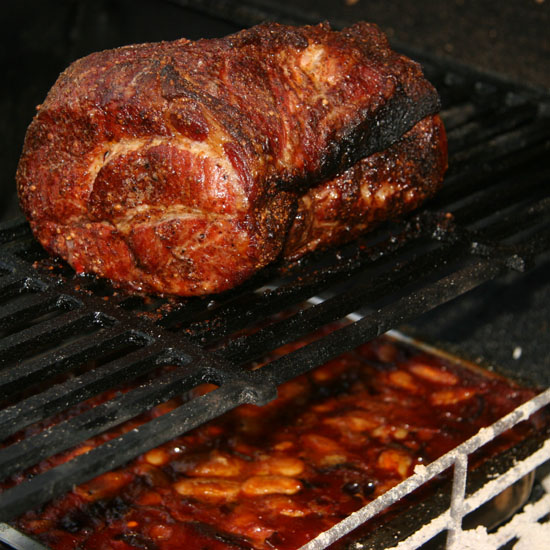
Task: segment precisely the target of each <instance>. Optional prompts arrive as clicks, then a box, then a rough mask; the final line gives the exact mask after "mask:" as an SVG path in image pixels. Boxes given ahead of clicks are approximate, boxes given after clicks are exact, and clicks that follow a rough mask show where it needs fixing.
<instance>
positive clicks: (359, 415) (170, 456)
mask: <svg viewBox="0 0 550 550" xmlns="http://www.w3.org/2000/svg"><path fill="white" fill-rule="evenodd" d="M206 389H207V388H201V389H200V391H206ZM535 393H536V392H535V391H532V390H530V389H525V388H521V387H518V386H517V385H515V384H514V383H511V382H508V381H507V380H504V379H502V378H500V377H496V376H495V375H489V374H487V375H485V374H484V373H482V372H480V371H473V370H470V369H469V368H466V367H464V366H462V365H459V364H455V363H454V362H452V361H450V360H443V359H441V358H438V357H434V356H432V355H430V354H426V353H424V352H420V351H418V350H416V349H415V348H409V347H407V346H402V345H397V344H395V343H394V342H392V341H391V340H387V339H385V338H381V339H378V340H375V341H373V342H371V343H369V344H366V345H363V346H361V347H360V348H359V349H357V350H356V351H354V352H350V353H346V354H344V355H343V356H341V357H339V358H337V359H335V360H333V361H331V362H329V363H327V364H326V365H324V366H322V367H319V368H317V369H316V370H314V371H312V372H310V373H308V374H307V375H304V376H301V377H299V378H296V379H294V380H292V381H290V382H288V383H286V384H284V385H283V386H282V387H280V391H279V397H278V398H277V399H276V400H275V401H273V402H271V403H270V404H268V405H266V406H264V407H256V406H253V405H243V406H241V407H239V408H237V409H235V410H234V411H232V412H230V413H227V414H225V415H224V416H222V417H220V418H219V419H216V420H214V421H211V422H209V423H207V424H205V425H203V426H202V427H200V428H198V429H196V430H194V431H192V432H190V433H188V434H186V435H183V436H181V437H178V438H176V439H174V440H172V441H171V442H169V443H166V444H164V445H162V446H161V447H158V448H156V449H153V450H151V451H149V452H147V453H145V454H143V455H142V456H140V457H139V458H137V459H136V460H134V461H132V462H130V463H129V464H128V465H127V466H126V467H124V468H121V469H118V470H115V471H111V472H109V473H106V474H104V475H101V476H99V477H97V478H95V479H93V480H91V481H89V482H87V483H85V484H83V485H80V486H78V487H76V488H75V489H74V491H73V492H71V493H69V494H67V495H65V496H64V497H61V498H58V499H56V500H55V501H53V502H51V503H49V504H47V505H46V506H44V507H43V508H42V509H40V510H36V511H33V512H28V513H26V514H25V515H24V516H23V517H21V518H19V520H18V521H17V522H16V525H17V526H18V527H19V528H20V529H23V530H24V531H26V532H28V533H30V534H33V535H35V536H37V537H38V538H39V540H41V541H43V542H44V543H46V544H48V545H49V546H50V547H51V548H54V549H57V550H69V549H79V550H102V549H116V550H131V549H134V548H146V549H155V550H175V549H185V550H222V549H224V550H231V549H252V548H253V549H258V550H268V549H273V548H277V549H279V550H295V549H296V548H299V547H300V546H301V545H303V544H304V543H305V542H307V541H308V540H310V539H311V538H312V537H314V536H315V535H317V534H318V533H320V532H322V531H324V530H326V529H327V528H329V527H330V526H332V525H333V524H335V523H337V522H338V521H340V520H341V519H343V518H344V517H346V516H347V515H348V514H350V513H351V512H353V511H355V510H357V509H358V508H360V507H361V506H363V505H364V504H366V503H368V502H369V501H371V500H373V499H374V498H376V497H377V496H379V495H380V494H382V493H384V492H385V491H386V490H388V489H389V488H390V487H392V486H394V485H396V484H397V483H399V482H400V481H402V480H403V479H404V478H406V477H408V476H409V475H411V474H412V473H413V471H414V468H415V466H416V465H418V464H427V463H429V462H431V461H433V460H434V459H436V458H437V457H439V456H441V455H442V454H443V453H445V452H446V451H448V450H450V449H452V448H454V447H455V446H456V445H458V444H459V443H461V442H462V441H464V440H465V439H467V438H468V437H470V436H471V435H473V434H475V433H476V432H477V431H478V430H479V429H480V428H481V427H483V426H487V425H489V424H491V423H492V422H494V421H495V420H497V419H498V418H500V417H502V416H503V415H504V414H506V413H507V412H509V411H511V410H512V409H514V408H515V407H516V406H518V405H519V404H520V403H522V402H524V401H527V400H528V399H529V398H530V397H532V396H533V395H534V394H535ZM108 398H109V396H108V395H103V396H100V397H98V398H96V399H95V400H92V401H90V402H89V403H88V406H93V405H94V404H95V403H97V402H99V401H101V400H105V399H108ZM178 404H179V402H177V401H172V402H169V403H166V404H163V405H160V406H158V407H157V408H155V409H154V410H153V411H151V413H150V414H148V415H145V416H143V417H141V418H138V419H135V420H133V421H132V422H129V423H126V424H125V425H123V426H121V427H120V428H117V430H114V431H113V432H112V433H111V434H110V435H101V436H98V437H97V438H94V439H93V440H91V441H87V442H85V443H84V444H82V445H81V446H80V447H78V448H76V449H73V450H71V451H70V452H67V453H64V454H63V455H60V456H58V457H54V458H52V459H49V460H48V461H44V462H43V463H41V464H40V465H38V466H36V467H35V468H33V469H32V471H30V472H26V473H25V474H21V475H20V478H21V479H23V478H24V476H25V475H33V474H36V473H38V472H40V471H43V470H45V469H47V468H49V467H51V466H52V465H55V464H56V463H59V462H61V461H64V460H67V459H68V458H70V457H71V456H74V455H77V454H80V453H82V452H85V451H86V450H88V449H90V448H92V447H95V446H96V445H99V444H101V443H103V442H104V441H106V440H108V439H109V438H110V437H114V436H115V435H116V434H118V433H120V432H122V431H126V430H130V429H132V428H133V427H135V426H136V425H137V424H139V423H140V422H143V421H146V420H147V419H148V418H150V417H154V416H156V415H160V414H164V413H165V412H167V411H169V410H171V409H172V408H174V407H176V406H178ZM76 412H78V411H76ZM68 414H71V413H70V412H69V413H68ZM37 429H38V428H37V427H36V426H35V427H33V428H31V429H30V430H31V431H30V433H34V431H36V430H37ZM536 429H537V425H536V424H535V423H534V422H533V423H523V424H522V425H521V426H520V427H518V429H516V430H514V431H511V432H507V433H506V434H505V437H504V439H500V440H499V442H498V444H496V446H493V448H492V450H491V452H500V451H501V450H502V449H504V448H506V447H507V446H510V445H512V444H514V443H516V442H518V441H520V440H522V438H524V437H526V435H528V434H529V433H533V432H534V431H535V430H536ZM23 435H24V434H22V436H23ZM486 458H487V455H479V454H478V455H476V458H475V459H473V460H472V461H471V462H470V466H471V467H473V466H475V465H476V464H479V463H480V462H481V461H483V460H485V459H486ZM17 481H18V479H13V480H12V483H14V482H17ZM365 529H367V531H368V527H366V528H365Z"/></svg>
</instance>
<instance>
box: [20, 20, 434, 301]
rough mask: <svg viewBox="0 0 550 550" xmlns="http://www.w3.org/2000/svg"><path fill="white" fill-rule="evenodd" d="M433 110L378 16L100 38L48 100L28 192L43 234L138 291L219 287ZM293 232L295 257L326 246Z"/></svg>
mask: <svg viewBox="0 0 550 550" xmlns="http://www.w3.org/2000/svg"><path fill="white" fill-rule="evenodd" d="M437 108H438V98H437V94H436V92H435V90H434V89H433V87H432V86H431V85H430V84H429V83H428V82H427V81H426V80H425V79H424V77H423V75H422V73H421V71H420V69H419V67H418V66H417V65H416V64H415V63H414V62H412V61H410V60H409V59H407V58H405V57H403V56H400V55H398V54H396V53H395V52H393V51H391V50H390V49H389V47H388V44H387V41H386V39H385V37H384V36H383V34H382V33H381V32H380V31H379V30H378V28H377V27H376V26H374V25H369V24H366V23H359V24H356V25H354V26H353V27H350V28H349V29H345V30H344V31H342V32H334V31H332V30H330V29H329V27H328V26H327V25H319V26H315V27H302V28H294V27H287V26H282V25H276V24H268V25H261V26H258V27H255V28H253V29H250V30H246V31H242V32H240V33H238V34H236V35H233V36H229V37H226V38H224V39H216V40H201V41H197V42H194V43H192V42H189V41H186V40H178V41H175V42H163V43H158V44H141V45H136V46H128V47H124V48H119V49H115V50H110V51H105V52H99V53H96V54H92V55H90V56H88V57H86V58H84V59H81V60H79V61H77V62H75V63H74V64H73V65H71V66H70V67H69V68H68V69H67V70H66V71H65V72H64V73H63V74H62V75H61V76H60V78H59V79H58V81H57V82H56V84H55V85H54V87H53V88H52V90H51V91H50V93H49V95H48V97H47V98H46V100H45V102H44V104H43V105H42V106H41V107H40V108H39V109H38V113H37V115H36V117H35V119H34V120H33V122H32V124H31V125H30V127H29V130H28V132H27V136H26V140H25V145H24V150H23V154H22V157H21V160H20V164H19V168H18V172H17V181H18V190H19V195H20V201H21V205H22V208H23V210H24V211H25V212H26V214H27V216H28V218H29V220H30V223H31V227H32V229H33V231H34V233H35V235H36V236H37V238H38V239H39V240H40V242H41V243H42V244H43V245H44V246H45V247H46V249H48V250H49V251H50V252H52V253H54V254H58V255H60V256H62V257H63V258H65V259H66V260H67V261H68V262H69V263H70V264H71V265H72V266H73V267H74V268H75V269H76V270H77V271H78V272H83V271H86V272H94V273H96V274H98V275H100V276H103V277H107V278H109V279H111V280H112V281H113V282H114V284H115V285H118V286H122V287H126V288H128V289H131V290H134V291H143V292H153V293H164V294H179V295H194V294H206V293H212V292H219V291H222V290H225V289H228V288H231V287H233V286H235V285H237V284H239V283H241V282H242V281H243V280H245V279H246V278H248V277H250V276H251V275H252V274H253V273H255V272H256V271H257V270H259V269H260V268H262V267H263V266H265V265H266V264H268V263H269V262H271V261H273V260H274V259H275V258H277V257H278V256H279V255H280V253H281V251H282V249H283V247H284V246H285V238H286V236H287V235H288V231H289V228H290V226H291V224H292V223H293V218H294V215H295V212H296V206H297V201H298V199H299V197H300V196H301V195H303V193H304V191H305V190H307V188H308V187H310V186H311V185H312V184H314V183H316V182H319V181H323V180H326V179H328V178H332V177H334V176H335V175H336V174H338V173H341V172H343V171H344V170H346V169H348V168H350V167H351V166H352V165H353V164H355V163H356V162H358V161H359V160H360V159H363V158H364V157H367V156H368V155H371V154H373V153H375V152H377V151H382V150H384V149H386V148H387V147H388V146H389V145H391V144H392V143H394V142H396V141H398V140H399V139H400V137H401V136H402V135H403V134H404V133H405V132H407V131H408V130H410V129H411V128H412V127H413V126H414V125H415V124H416V123H417V122H418V121H420V120H422V119H423V118H425V117H426V116H428V115H431V114H433V113H434V112H436V111H437ZM440 149H441V148H440ZM441 150H442V149H441ZM374 162H375V163H376V162H377V161H374ZM401 162H405V163H407V162H409V161H408V160H405V159H403V160H402V161H401ZM361 166H362V168H361V167H360V168H358V169H357V170H359V172H365V174H367V173H369V168H368V163H367V165H363V164H362V165H361ZM343 177H344V178H345V177H346V176H343ZM354 177H355V176H354ZM378 181H379V180H378ZM363 188H364V186H362V187H361V189H363ZM313 194H315V192H313ZM310 195H311V194H310ZM342 196H343V195H342ZM405 200H407V197H405ZM306 202H307V201H306ZM367 202H368V201H367ZM321 203H323V204H324V203H326V201H323V200H321ZM303 205H304V201H303V200H302V203H301V206H300V211H301V214H300V215H301V216H302V217H303V215H304V206H303ZM336 210H339V211H342V212H344V211H349V208H340V209H338V208H337V209H336ZM314 217H316V219H318V220H320V219H321V218H320V217H319V216H318V215H317V214H315V216H314ZM361 223H364V222H361ZM346 224H347V222H345V223H344V225H346ZM298 225H299V224H295V227H298ZM321 225H322V224H319V223H317V224H316V229H315V230H314V232H313V233H312V238H313V239H314V240H315V239H318V236H317V233H318V230H319V227H320V226H321ZM347 225H349V224H347ZM342 232H343V233H346V232H347V230H343V231H340V233H342ZM291 235H294V236H292V238H291V243H290V244H289V245H288V246H287V251H288V252H287V253H288V254H289V255H291V256H296V255H297V254H298V253H299V249H300V248H303V249H304V250H306V249H308V248H314V246H313V245H311V246H308V245H304V244H303V243H302V241H303V239H302V240H300V239H299V238H298V235H296V230H294V233H292V232H291ZM299 241H300V242H299ZM334 241H335V239H334V238H332V237H330V238H328V239H326V242H327V244H329V243H331V242H334ZM293 242H294V243H296V244H295V245H293V244H292V243H293ZM293 246H294V249H293ZM304 246H305V247H304Z"/></svg>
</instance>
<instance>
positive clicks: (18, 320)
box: [0, 294, 70, 328]
mask: <svg viewBox="0 0 550 550" xmlns="http://www.w3.org/2000/svg"><path fill="white" fill-rule="evenodd" d="M60 307H67V308H70V305H69V304H65V303H63V302H61V301H60V299H59V297H58V296H43V295H41V294H26V295H25V294H24V295H23V296H21V298H19V299H18V300H16V301H13V302H11V303H8V304H6V305H3V306H2V310H1V311H0V328H9V327H11V326H13V325H23V324H25V323H27V324H28V323H30V322H31V321H32V320H33V319H35V318H36V317H39V316H41V315H43V314H45V313H51V312H52V311H54V310H57V309H59V308H60Z"/></svg>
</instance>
